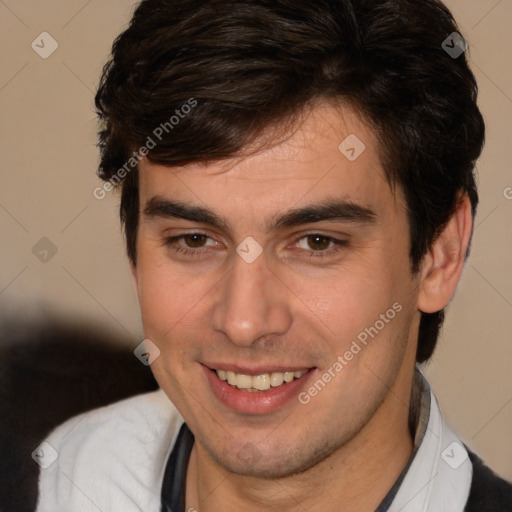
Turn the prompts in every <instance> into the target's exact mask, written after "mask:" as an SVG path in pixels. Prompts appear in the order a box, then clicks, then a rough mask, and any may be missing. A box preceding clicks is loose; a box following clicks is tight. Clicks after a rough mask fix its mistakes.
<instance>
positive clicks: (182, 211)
mask: <svg viewBox="0 0 512 512" xmlns="http://www.w3.org/2000/svg"><path fill="white" fill-rule="evenodd" d="M143 213H144V216H145V217H147V218H148V219H151V218H156V217H162V218H175V219H184V220H189V221H192V222H197V223H201V224H207V225H209V226H211V227H214V228H217V229H220V230H224V231H225V232H227V233H230V234H231V233H232V230H231V228H230V227H229V224H228V223H227V222H226V221H225V220H224V219H223V218H222V217H220V216H218V215H217V214H216V213H215V212H213V211H211V210H209V209H207V208H203V207H202V206H194V205H190V204H186V203H182V202H179V201H171V200H169V199H163V198H161V197H158V196H155V197H152V198H151V199H150V200H149V201H148V202H147V203H146V205H145V207H144V212H143ZM376 218H377V214H376V212H375V211H374V210H372V209H370V208H368V207H366V206H362V205H359V204H357V203H354V202H352V201H346V200H324V201H321V202H320V203H318V204H313V205H307V206H304V207H301V208H292V209H291V210H289V211H287V212H285V213H280V214H277V215H275V216H273V217H272V218H271V219H270V222H267V225H266V227H267V230H268V231H272V230H278V229H282V228H285V227H288V228H289V227H296V226H301V225H303V224H310V223H316V222H323V221H331V222H336V221H337V222H349V223H357V224H373V223H375V221H376Z"/></svg>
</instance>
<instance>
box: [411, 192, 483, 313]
mask: <svg viewBox="0 0 512 512" xmlns="http://www.w3.org/2000/svg"><path fill="white" fill-rule="evenodd" d="M472 226H473V219H472V214H471V202H470V200H469V197H468V196H467V195H464V196H463V197H462V198H461V199H460V200H459V203H458V206H457V209H456V211H455V213H454V214H453V215H452V217H451V218H450V220H449V221H448V223H447V224H446V226H445V227H444V229H443V231H442V232H441V233H440V234H439V236H438V237H437V239H436V241H435V242H434V243H433V244H432V246H431V248H430V249H429V251H428V254H427V255H426V256H425V258H424V260H423V264H422V268H421V280H420V284H419V286H420V291H419V295H418V309H419V310H420V311H422V312H424V313H435V312H437V311H440V310H441V309H443V308H444V307H445V306H446V305H447V304H448V302H449V301H450V299H451V298H452V296H453V294H454V293H455V290H456V288H457V284H458V282H459V279H460V276H461V274H462V269H463V267H464V261H465V258H466V253H467V249H468V246H469V241H470V239H471V233H472Z"/></svg>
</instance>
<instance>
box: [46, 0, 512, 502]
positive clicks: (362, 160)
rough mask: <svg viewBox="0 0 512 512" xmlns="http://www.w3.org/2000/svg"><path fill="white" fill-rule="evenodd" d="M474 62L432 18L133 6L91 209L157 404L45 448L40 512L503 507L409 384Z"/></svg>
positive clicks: (467, 175)
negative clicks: (110, 195) (132, 287)
mask: <svg viewBox="0 0 512 512" xmlns="http://www.w3.org/2000/svg"><path fill="white" fill-rule="evenodd" d="M464 50H465V42H464V40H463V38H462V36H460V34H459V32H458V30H457V27H456V25H455V22H454V21H453V19H452V17H451V15H450V13H449V12H448V10H447V9H446V8H445V7H444V6H443V5H442V4H441V3H440V2H438V1H436V0H428V1H424V2H411V1H409V0H389V1H364V0H354V1H342V0H320V1H315V2H309V1H306V0H294V1H293V2H289V1H287V0H277V1H276V0H272V1H270V0H251V1H249V0H222V1H220V0H210V1H206V2H204V1H198V0H197V1H196V0H182V1H180V2H172V1H170V0H166V1H163V0H158V1H157V0H145V1H143V2H142V3H141V4H140V5H139V7H138V8H137V10H136V11H135V14H134V16H133V19H132V21H131V23H130V26H129V27H128V29H127V30H126V31H125V32H124V33H123V34H121V36H119V38H118V39H117V40H116V41H115V43H114V46H113V56H112V59H111V61H110V62H109V63H108V65H107V66H106V67H105V69H104V73H103V77H102V81H101V84H100V87H99V91H98V93H97V97H96V105H97V108H98V112H99V115H100V118H101V120H102V122H103V129H102V131H101V134H100V149H101V164H100V176H101V177H102V178H103V179H104V180H105V185H104V186H103V187H99V188H98V189H97V190H96V191H95V195H97V196H101V195H102V194H104V193H105V192H107V191H109V190H110V189H111V188H113V187H114V186H115V185H119V186H120V187H121V190H122V197H121V218H122V221H123V223H124V229H125V235H126V241H127V249H128V256H129V259H130V263H131V266H132V271H133V275H134V278H135V283H136V286H137V291H138V296H139V301H140V307H141V313H142V321H143V326H144V334H145V338H146V340H145V350H144V355H145V357H146V358H147V360H148V362H150V363H151V368H152V371H153V373H154V375H155V377H156V379H157V381H158V383H159V385H160V387H161V389H160V390H159V391H157V392H155V393H150V394H146V395H140V396H137V397H134V398H132V399H129V400H126V401H122V402H119V403H116V404H113V405H111V406H109V407H106V408H102V409H99V410H96V411H93V412H91V413H88V414H85V415H82V416H79V417H77V418H73V419H72V420H70V421H69V422H67V423H66V424H64V425H62V426H60V427H59V428H58V429H57V430H56V431H54V432H53V433H52V434H51V435H50V437H49V438H48V440H47V443H48V445H49V447H51V448H52V449H53V450H55V453H56V454H58V457H57V459H56V461H55V462H54V463H53V464H51V465H50V466H49V467H48V468H47V469H45V470H43V471H42V473H41V481H40V501H39V506H38V510H39V511H40V512H55V511H57V510H66V511H67V512H70V511H74V510H76V511H80V512H83V511H88V510H91V511H92V510H95V511H97V510H101V511H103V512H107V511H108V512H114V511H123V512H126V511H130V510H144V511H148V512H150V511H155V512H156V511H158V510H162V511H172V512H183V511H185V510H187V511H194V510H197V511H201V512H209V511H220V510H222V511H226V512H230V511H235V510H236V511H238V510H244V511H249V512H252V511H260V510H264V511H272V510H275V511H280V512H286V511H288V510H297V509H299V510H301V509H302V510H308V511H333V512H334V511H340V510H347V511H349V510H350V511H353V510H357V511H374V510H377V511H379V512H383V511H421V512H424V511H432V512H441V511H449V512H456V511H463V510H465V511H473V510H478V511H486V510H488V511H491V510H492V511H493V512H496V511H505V510H512V487H511V486H510V484H509V483H507V482H505V481H504V480H502V479H501V478H499V477H497V476H496V475H494V474H493V473H492V472H491V471H490V470H489V469H488V468H486V467H485V466H484V465H483V463H482V462H481V461H480V459H478V458H477V457H476V456H475V455H474V454H473V453H471V452H470V451H469V449H467V448H466V447H465V446H464V444H463V443H462V442H461V441H460V440H459V439H458V438H457V437H456V435H455V434H454V433H453V432H452V431H451V430H450V428H449V427H448V426H447V425H446V423H445V422H444V420H443V418H442V415H441V413H440V411H439V407H438V405H437V402H436V399H435V397H434V396H433V395H432V393H431V391H430V388H429V386H428V383H427V382H426V380H425V379H424V378H423V376H422V375H421V373H420V372H419V370H418V369H417V368H416V363H421V362H424V361H426V360H428V359H429V358H430V356H431V355H432V352H433V350H434V347H435V343H436V339H437V336H438V333H439V329H440V326H441V324H442V321H443V308H444V307H445V306H446V305H447V304H448V302H449V301H450V299H451V297H452V295H453V293H454V291H455V288H456V286H457V283H458V281H459V278H460V275H461V272H462V269H463V265H464V261H465V258H466V255H467V252H468V247H469V244H470V239H471V234H472V228H473V219H474V215H475V211H476V205H477V202H478V198H477V192H476V187H475V181H474V176H473V169H474V163H475V161H476V159H477V158H478V156H479V154H480V151H481V148H482V145H483V138H484V125H483V121H482V117H481V115H480V112H479V111H478V108H477V106H476V84H475V81H474V77H473V75H472V73H471V71H470V70H469V68H468V65H467V62H466V59H465V55H464ZM137 350H138V349H137ZM127 378H129V377H128V376H127Z"/></svg>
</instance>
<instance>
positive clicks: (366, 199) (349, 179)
mask: <svg viewBox="0 0 512 512" xmlns="http://www.w3.org/2000/svg"><path fill="white" fill-rule="evenodd" d="M275 133H276V131H275V130H273V131H269V132H268V133H267V134H265V135H264V137H262V139H264V140H265V143H266V145H265V146H264V147H263V149H259V150H256V151H251V149H254V148H257V147H258V141H256V144H254V145H253V147H252V148H246V150H245V151H244V153H243V154H241V155H240V156H238V157H234V158H230V159H228V160H223V161H214V162H198V163H192V164H189V165H186V166H180V167H167V166H164V165H158V164H153V163H150V162H148V161H147V160H143V161H142V162H141V163H140V166H139V169H140V173H139V176H140V178H139V181H140V195H141V208H142V209H144V206H145V204H147V202H148V201H150V200H151V199H152V198H154V197H155V196H158V197H162V198H167V199H174V200H181V201H185V202H189V203H193V204H195V205H198V206H199V205H201V206H208V207H209V208H212V209H215V210H216V211H219V212H223V213H225V214H226V215H228V214H230V213H231V214H235V215H236V214H237V212H238V213H239V212H240V209H242V210H243V211H244V212H245V213H246V215H249V216H250V215H252V216H253V217H254V218H257V217H258V216H260V217H261V216H262V214H263V212H269V213H270V212H279V211H281V210H283V209H284V208H290V207H292V206H293V207H297V206H302V205H305V204H308V203H314V202H315V201H321V200H324V199H326V198H329V199H333V198H336V199H342V200H345V201H352V202H355V203H357V204H361V205H362V206H368V207H369V206H372V209H376V210H379V209H380V210H385V209H386V208H388V209H389V208H393V207H397V204H396V199H397V198H396V197H395V195H394V194H393V193H392V191H391V188H390V186H389V184H388V182H387V180H386V178H385V173H384V169H383V167H382V164H381V159H380V146H379V143H378V140H377V137H376V134H375V133H374V131H373V130H372V129H371V128H369V127H368V125H367V124H366V122H365V120H364V119H363V118H362V116H360V115H359V114H358V113H357V112H356V111H355V110H354V109H352V108H350V107H348V106H334V105H331V104H318V105H316V106H314V107H312V108H311V109H310V110H309V111H308V112H307V113H306V114H305V116H304V117H303V118H302V120H301V122H300V123H297V124H296V125H295V126H294V127H293V130H291V131H289V133H287V134H286V135H285V136H283V135H282V134H281V135H280V137H279V138H277V135H276V138H275V140H272V136H273V135H274V134H275ZM269 141H272V145H271V146H270V147H269V145H268V142H269ZM398 199H399V200H400V198H398ZM399 202H401V201H399Z"/></svg>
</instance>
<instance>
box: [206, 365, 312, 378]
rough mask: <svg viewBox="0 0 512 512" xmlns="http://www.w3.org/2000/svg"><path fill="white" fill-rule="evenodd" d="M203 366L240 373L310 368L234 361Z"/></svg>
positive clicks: (259, 373)
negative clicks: (246, 363) (245, 363)
mask: <svg viewBox="0 0 512 512" xmlns="http://www.w3.org/2000/svg"><path fill="white" fill-rule="evenodd" d="M203 365H204V366H206V367H207V368H209V369H210V370H224V371H226V372H234V373H241V374H243V375H251V376H255V375H263V374H264V373H278V372H279V373H284V372H299V371H305V370H310V369H311V368H312V367H311V366H304V365H275V364H269V365H258V366H248V365H240V364H234V363H221V362H219V363H216V362H213V363H203Z"/></svg>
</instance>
